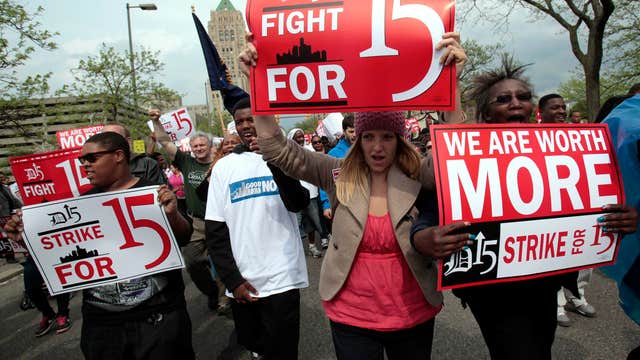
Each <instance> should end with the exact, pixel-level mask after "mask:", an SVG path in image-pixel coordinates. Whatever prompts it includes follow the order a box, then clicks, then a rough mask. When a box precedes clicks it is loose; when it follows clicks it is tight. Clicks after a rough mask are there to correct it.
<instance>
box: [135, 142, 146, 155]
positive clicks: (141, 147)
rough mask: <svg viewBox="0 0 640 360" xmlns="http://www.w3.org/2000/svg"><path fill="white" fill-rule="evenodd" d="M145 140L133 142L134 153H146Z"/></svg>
mask: <svg viewBox="0 0 640 360" xmlns="http://www.w3.org/2000/svg"><path fill="white" fill-rule="evenodd" d="M146 150H147V149H146V146H145V144H144V140H133V152H134V153H137V154H144V153H145V151H146Z"/></svg>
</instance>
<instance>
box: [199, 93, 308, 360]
mask: <svg viewBox="0 0 640 360" xmlns="http://www.w3.org/2000/svg"><path fill="white" fill-rule="evenodd" d="M249 106H250V104H249V102H248V101H244V102H243V101H241V102H240V103H239V104H238V105H236V109H234V112H233V114H234V120H235V123H236V129H237V130H238V134H239V135H240V137H241V138H242V140H243V143H244V145H245V148H250V149H253V150H255V148H256V142H255V138H256V132H255V128H254V126H253V117H252V115H251V109H250V107H249ZM236 150H238V148H236ZM236 150H234V153H232V154H229V155H227V156H226V157H224V158H222V159H220V160H219V161H218V162H217V163H216V165H215V166H214V167H213V170H212V172H211V179H210V183H209V192H208V196H207V206H206V213H205V220H206V234H207V244H208V246H209V250H210V253H211V254H212V258H213V261H214V264H215V266H216V270H218V272H219V273H220V276H221V278H222V281H223V282H224V284H225V286H226V288H227V289H228V290H227V296H230V297H233V298H234V299H235V301H233V302H232V309H233V318H234V322H235V326H236V331H237V333H238V342H239V343H240V344H242V345H244V346H245V347H246V348H247V349H248V350H250V351H252V352H255V353H259V354H261V355H263V356H264V358H265V359H278V360H280V359H284V360H286V359H297V356H298V338H299V333H300V292H299V289H301V288H305V287H307V286H308V285H309V281H308V276H307V267H306V262H305V258H304V251H303V248H302V243H301V242H300V240H299V239H300V233H299V232H298V223H297V220H296V216H295V214H294V213H293V212H289V211H288V210H287V208H286V207H285V205H284V203H283V200H282V199H281V197H280V194H279V189H278V186H277V185H276V182H275V180H274V175H273V174H272V172H271V170H270V169H269V168H268V167H267V163H266V162H265V161H264V160H262V156H261V155H259V154H257V153H255V152H252V151H244V152H241V151H236ZM307 199H308V195H307ZM229 290H231V291H229Z"/></svg>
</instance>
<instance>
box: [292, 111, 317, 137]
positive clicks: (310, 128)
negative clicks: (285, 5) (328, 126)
mask: <svg viewBox="0 0 640 360" xmlns="http://www.w3.org/2000/svg"><path fill="white" fill-rule="evenodd" d="M322 118H323V117H322V114H309V115H307V119H306V120H304V121H299V122H297V123H296V124H295V125H293V127H294V128H300V129H302V130H303V131H304V133H305V134H314V133H315V132H316V127H318V120H320V119H322Z"/></svg>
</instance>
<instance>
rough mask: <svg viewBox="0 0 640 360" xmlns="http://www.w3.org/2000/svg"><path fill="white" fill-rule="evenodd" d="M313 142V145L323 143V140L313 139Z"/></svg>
mask: <svg viewBox="0 0 640 360" xmlns="http://www.w3.org/2000/svg"><path fill="white" fill-rule="evenodd" d="M311 143H312V144H313V145H316V144H322V141H312V142H311Z"/></svg>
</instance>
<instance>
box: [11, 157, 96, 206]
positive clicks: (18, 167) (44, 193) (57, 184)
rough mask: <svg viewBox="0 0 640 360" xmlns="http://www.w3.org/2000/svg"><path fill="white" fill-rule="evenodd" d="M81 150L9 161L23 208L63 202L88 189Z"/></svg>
mask: <svg viewBox="0 0 640 360" xmlns="http://www.w3.org/2000/svg"><path fill="white" fill-rule="evenodd" d="M81 152H82V149H81V148H75V149H69V150H56V151H52V152H47V153H40V154H32V155H24V156H17V157H13V158H9V163H10V164H11V171H12V172H13V176H14V177H15V178H16V183H17V184H18V187H19V188H20V194H21V197H22V202H23V203H24V204H25V205H32V204H39V203H43V202H48V201H53V200H59V199H66V198H70V197H74V196H80V194H82V193H84V192H85V191H87V190H89V189H90V188H91V184H90V183H89V179H87V178H86V175H85V174H84V170H82V167H81V164H80V161H79V160H78V156H80V154H81Z"/></svg>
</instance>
